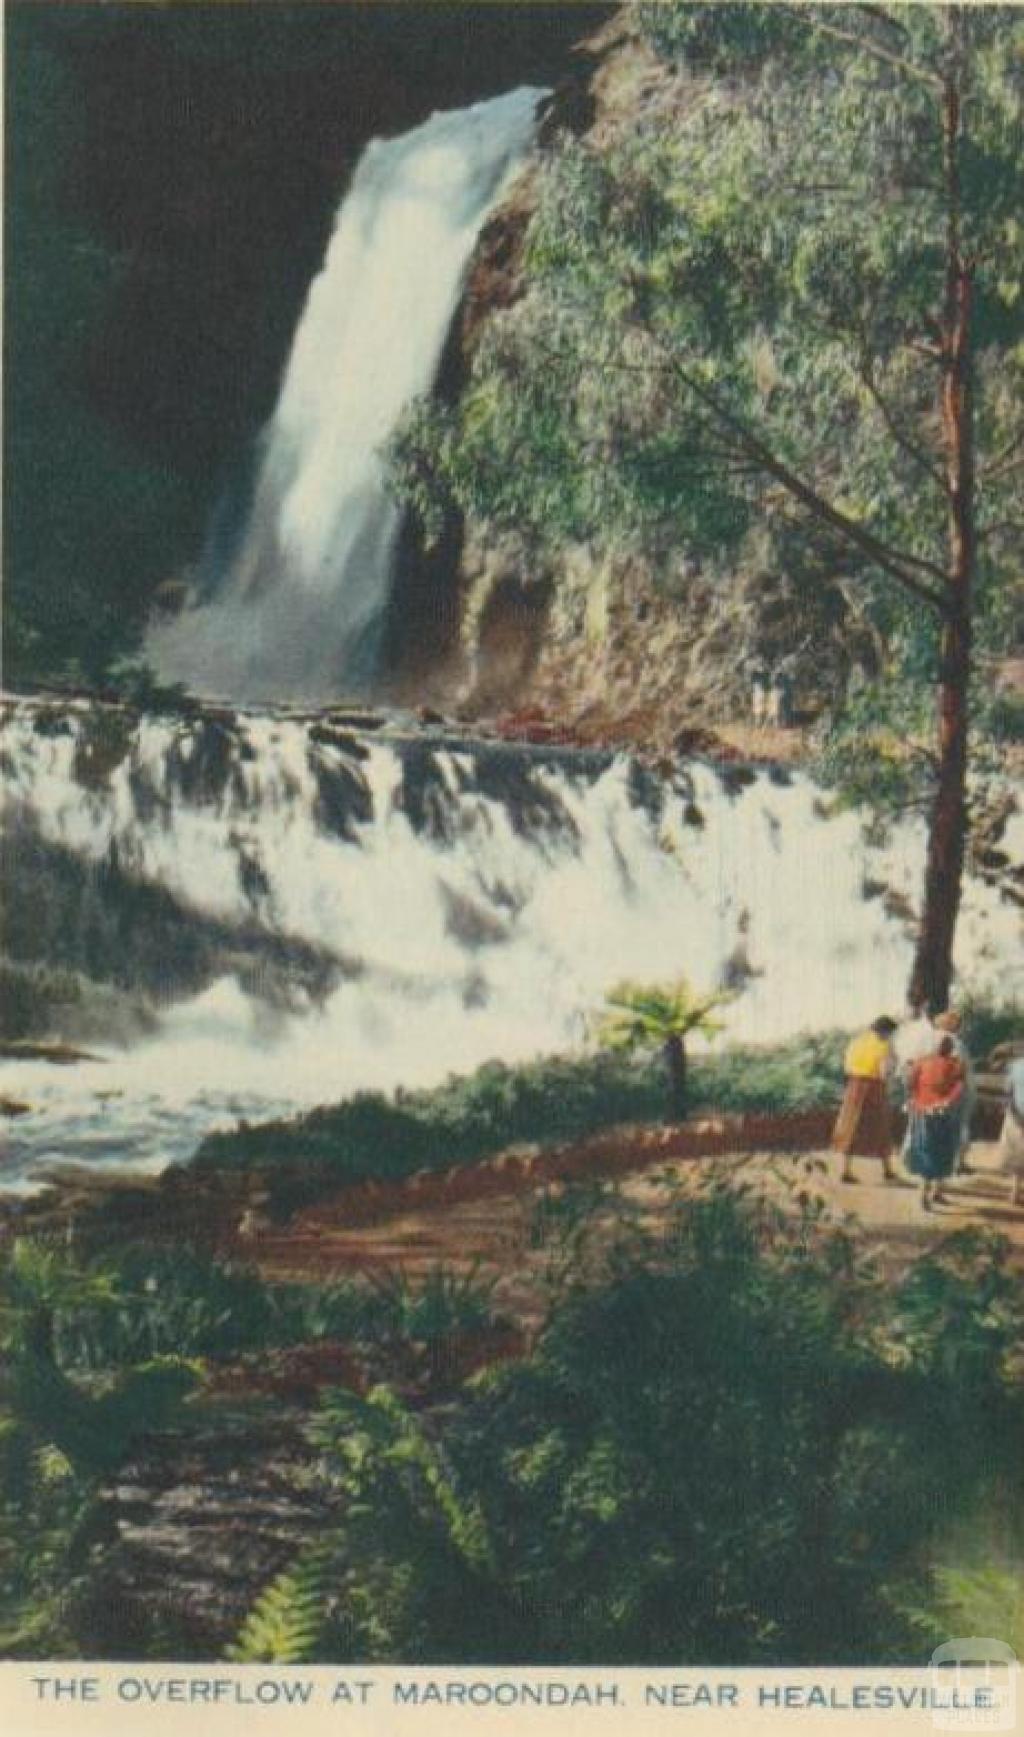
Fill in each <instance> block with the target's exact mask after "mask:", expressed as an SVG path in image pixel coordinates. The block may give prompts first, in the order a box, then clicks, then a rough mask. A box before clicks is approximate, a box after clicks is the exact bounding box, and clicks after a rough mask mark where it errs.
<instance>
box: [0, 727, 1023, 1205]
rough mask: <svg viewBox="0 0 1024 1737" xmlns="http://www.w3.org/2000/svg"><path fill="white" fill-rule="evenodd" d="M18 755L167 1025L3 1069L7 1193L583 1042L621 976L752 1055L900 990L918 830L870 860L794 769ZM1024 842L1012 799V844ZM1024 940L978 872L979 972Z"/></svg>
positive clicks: (98, 964) (13, 829) (42, 751)
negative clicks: (679, 1003)
mask: <svg viewBox="0 0 1024 1737" xmlns="http://www.w3.org/2000/svg"><path fill="white" fill-rule="evenodd" d="M101 749H102V753H101V752H100V750H101ZM5 751H6V756H7V774H8V775H7V802H8V820H9V823H10V835H11V838H12V840H13V841H14V842H15V843H16V844H17V846H18V849H19V850H20V851H21V853H22V854H21V857H19V858H18V860H19V861H24V862H27V863H28V864H29V865H30V866H29V871H27V872H31V873H32V874H33V875H35V876H36V878H37V882H38V894H39V898H40V900H41V901H44V902H45V901H46V900H49V899H51V898H55V897H57V896H58V892H56V891H54V890H53V889H54V888H57V889H58V890H59V897H60V898H61V899H62V900H63V901H64V903H63V905H62V906H61V917H60V922H61V925H62V927H61V933H62V935H64V936H65V937H66V951H67V960H68V962H69V963H72V964H75V963H77V964H79V965H81V963H82V961H81V959H80V958H79V956H78V954H76V952H75V948H76V947H78V948H79V949H81V948H83V947H86V946H87V943H88V938H89V935H90V933H92V932H93V931H96V932H98V933H100V934H101V935H103V936H105V935H106V934H107V933H108V932H110V933H114V934H116V936H117V941H116V948H115V952H116V956H111V949H110V948H109V947H106V946H105V944H104V945H98V944H94V945H93V949H92V952H91V953H89V954H88V957H87V959H86V965H87V968H88V970H89V972H90V974H91V975H93V976H94V977H96V976H98V977H100V978H102V979H103V980H104V981H107V980H113V981H116V982H118V983H120V984H122V985H123V984H126V983H127V984H128V985H132V984H134V985H135V986H136V987H137V988H138V990H139V992H140V994H142V995H144V996H145V997H146V999H147V1000H148V1002H149V1003H151V1004H152V1005H153V1006H155V1008H156V1014H157V1020H156V1024H155V1028H154V1029H153V1030H152V1031H151V1032H150V1033H149V1034H148V1035H146V1036H144V1037H143V1039H142V1040H141V1041H140V1042H137V1043H135V1044H134V1045H133V1046H132V1047H131V1048H130V1049H120V1050H119V1049H115V1048H113V1047H112V1046H110V1045H109V1044H107V1045H105V1044H103V1043H100V1045H99V1050H100V1053H101V1056H102V1059H101V1060H98V1061H96V1062H88V1063H81V1064H79V1065H78V1066H75V1067H73V1068H66V1069H58V1068H54V1067H48V1066H46V1065H45V1064H42V1063H39V1062H27V1061H18V1062H8V1063H6V1064H0V1090H2V1091H3V1093H4V1095H6V1096H9V1097H11V1098H18V1099H23V1100H24V1101H25V1102H26V1103H28V1104H30V1105H31V1106H32V1110H31V1113H30V1114H28V1115H25V1116H23V1117H21V1118H19V1119H18V1120H17V1121H15V1122H13V1123H12V1124H11V1125H10V1127H9V1131H8V1136H7V1153H6V1158H5V1161H4V1172H5V1174H4V1182H5V1184H12V1183H13V1184H15V1185H17V1184H18V1181H19V1179H21V1181H22V1183H27V1182H29V1181H30V1179H31V1178H33V1177H37V1176H38V1174H39V1172H40V1169H41V1167H42V1166H44V1165H46V1164H48V1163H51V1162H53V1161H54V1160H69V1159H72V1160H77V1161H82V1162H87V1163H90V1164H95V1163H117V1164H121V1163H124V1162H126V1161H128V1160H130V1161H131V1162H132V1164H133V1165H143V1166H150V1167H153V1168H158V1167H160V1166H162V1165H163V1164H165V1163H167V1162H168V1161H169V1160H172V1159H179V1158H183V1157H186V1156H187V1155H188V1154H189V1153H190V1152H191V1151H192V1150H193V1149H194V1147H195V1145H196V1143H197V1141H198V1140H199V1138H201V1136H202V1135H203V1134H204V1133H205V1132H207V1131H208V1130H209V1129H210V1128H211V1127H213V1126H222V1125H230V1124H231V1123H232V1122H233V1121H235V1120H237V1119H239V1118H241V1117H245V1118H248V1119H256V1118H258V1117H265V1116H269V1115H276V1114H281V1113H285V1112H287V1111H290V1110H296V1109H300V1108H303V1107H306V1106H310V1105H313V1104H316V1103H322V1102H325V1101H331V1100H335V1099H338V1098H340V1097H343V1096H345V1095H346V1094H348V1093H350V1092H352V1091H355V1090H359V1089H363V1088H370V1087H374V1088H383V1089H389V1088H391V1087H394V1086H397V1085H404V1086H416V1085H427V1084H431V1083H434V1082H436V1081H438V1080H441V1079H443V1078H444V1077H445V1076H446V1075H447V1074H448V1073H450V1072H465V1071H468V1070H470V1069H472V1068H473V1067H475V1066H476V1065H478V1064H479V1063H481V1062H483V1061H485V1060H488V1059H490V1058H492V1057H501V1058H503V1059H505V1060H507V1061H515V1060H521V1059H523V1058H526V1057H530V1056H535V1055H539V1054H543V1053H550V1052H553V1051H556V1050H564V1049H571V1048H575V1047H577V1046H579V1045H580V1044H582V1043H583V1042H584V1040H585V1037H586V1029H587V1020H588V1016H589V1015H590V1014H591V1013H592V1012H593V1011H594V1010H596V1009H598V1008H599V1007H600V1005H601V1002H602V999H603V996H604V994H605V992H606V991H607V989H608V988H609V987H610V985H611V984H613V983H614V982H615V981H616V980H617V979H619V978H622V977H625V976H628V977H632V978H636V979H640V980H644V979H647V980H664V979H665V978H667V977H670V976H674V975H678V974H680V973H684V974H685V975H686V976H687V977H688V978H689V979H690V980H691V981H692V982H693V983H694V984H695V985H697V986H699V987H705V986H709V987H710V986H714V985H716V984H720V983H722V982H724V981H733V982H738V983H740V984H741V985H742V993H741V994H740V996H739V998H738V999H737V1001H736V1002H735V1003H734V1004H733V1005H732V1006H731V1007H730V1008H729V1009H728V1010H727V1019H728V1034H727V1035H728V1039H733V1040H749V1041H753V1042H772V1041H776V1040H778V1039H780V1038H782V1037H785V1036H787V1035H790V1034H792V1033H794V1032H796V1031H798V1030H801V1029H817V1030H822V1029H826V1028H830V1027H850V1026H852V1025H853V1024H855V1023H857V1022H858V1021H860V1020H863V1019H867V1018H870V1017H873V1016H874V1015H875V1014H877V1013H879V1012H881V1011H883V1010H885V1009H889V1010H894V1011H898V1009H899V1007H900V1005H901V1002H902V998H903V992H904V988H905V984H906V979H907V974H908V970H909V964H910V959H911V953H912V933H911V929H912V916H913V912H914V910H915V909H916V903H917V900H918V898H919V892H920V878H921V870H922V864H923V843H924V840H923V831H922V829H921V827H920V826H919V825H918V824H916V823H914V824H907V825H904V826H901V827H899V828H897V829H895V830H894V831H893V833H892V834H891V836H890V837H889V839H888V840H887V841H886V842H885V844H884V845H883V844H875V845H872V844H871V843H869V842H868V841H867V840H866V838H865V834H864V829H863V825H862V823H861V821H860V819H859V818H858V817H857V816H856V815H855V814H852V813H846V814H842V815H838V816H836V817H834V818H826V817H825V814H824V810H823V805H822V798H821V793H820V792H819V790H818V789H817V788H816V787H815V785H814V784H813V782H812V781H811V780H810V779H809V778H807V777H805V776H803V775H799V774H798V775H793V776H791V777H786V778H785V779H784V780H782V781H780V780H779V778H778V777H777V776H776V777H773V776H772V775H770V774H769V773H768V772H758V773H757V774H755V775H751V776H750V777H749V778H746V779H740V778H737V777H736V776H735V775H734V774H731V773H728V772H727V771H723V770H720V769H715V768H714V767H712V766H710V765H707V764H703V763H692V764H690V765H687V766H681V767H680V768H679V770H678V772H677V774H676V775H675V776H674V777H671V778H668V779H664V780H660V779H654V778H653V777H652V776H651V775H649V774H647V773H645V772H642V771H641V770H640V769H638V768H637V766H636V765H635V764H633V763H632V762H630V761H629V760H628V759H627V758H625V757H622V756H619V757H612V756H609V755H589V756H571V755H562V756H559V755H557V754H553V753H544V752H539V751H533V752H531V751H529V750H524V749H518V748H513V747H507V746H503V745H498V744H483V743H480V744H469V743H453V742H447V743H446V742H443V741H428V740H425V739H405V740H402V739H397V738H386V737H385V738H381V737H369V738H364V739H357V738H356V737H355V736H353V735H352V734H351V733H350V732H348V731H346V730H344V729H336V728H332V727H325V726H324V725H323V724H316V723H312V722H300V721H287V720H283V719H280V718H277V719H275V718H273V717H266V716H263V717H260V716H250V717H245V716H238V717H228V716H226V715H225V716H223V717H221V718H212V717H209V716H207V717H204V718H197V719H193V720H176V719H148V720H143V721H141V722H139V723H138V724H137V725H136V724H134V723H132V722H131V721H127V722H125V721H122V722H120V723H117V724H116V727H115V725H114V724H113V723H112V720H111V718H110V716H109V715H108V716H106V717H102V716H99V715H98V714H94V713H90V712H88V711H81V712H79V713H77V714H69V715H67V716H65V717H64V718H63V719H62V720H61V722H60V728H59V730H57V731H55V730H54V728H53V726H52V724H47V725H46V726H45V727H40V718H39V716H38V715H37V714H34V713H33V711H32V709H31V708H29V707H21V708H16V709H15V710H14V713H13V715H12V717H11V719H10V720H9V723H8V728H7V731H6V740H5ZM1014 829H1015V830H1014ZM1022 832H1024V818H1022V816H1021V814H1020V812H1019V810H1018V813H1017V815H1016V816H1015V818H1014V820H1013V821H1012V822H1011V832H1010V833H1008V834H1007V837H1006V839H1005V840H1004V844H1005V848H1006V849H1007V850H1008V851H1011V852H1012V851H1014V850H1016V849H1018V848H1019V847H1020V846H1021V845H1022V844H1024V839H1022V838H1021V836H1020V834H1021V833H1022ZM1011 834H1012V836H1011ZM1022 854H1024V852H1022ZM14 860H15V858H14V856H12V858H11V861H12V862H14ZM69 863H70V864H71V865H74V870H75V872H74V873H72V871H71V869H70V868H69V866H68V865H69ZM76 876H77V878H76ZM157 896H158V898H159V903H158V904H157V905H155V906H154V905H153V903H152V901H153V899H154V898H156V897H157ZM146 900H148V901H149V903H146V902H145V901H146ZM140 901H141V902H140ZM136 907H138V915H137V916H133V917H132V919H131V921H129V920H128V919H127V918H126V916H125V913H126V912H134V911H135V910H136ZM40 908H42V906H41V907H40ZM97 913H98V914H97ZM154 913H155V914H154ZM104 923H105V924H106V925H107V926H106V927H105V928H104V927H102V924H104ZM156 923H159V925H160V927H159V937H160V939H159V944H158V943H157V942H156V941H154V938H153V937H154V932H155V930H154V924H156ZM90 925H92V929H90ZM97 925H100V927H99V928H97ZM83 935H84V936H85V940H83V939H82V937H83ZM1020 939H1021V933H1020V913H1019V911H1017V910H1015V909H1014V907H1013V906H1012V905H1009V904H1007V903H1005V902H1003V901H1002V900H1001V899H1000V896H999V893H998V891H997V890H996V888H994V887H991V886H988V885H984V884H981V883H978V882H971V883H969V884H968V886H967V888H966V892H965V900H964V909H963V917H962V920H961V924H960V928H959V935H958V965H959V969H960V972H961V976H962V979H963V981H965V982H968V983H970V984H971V985H972V986H976V987H978V988H984V987H986V986H988V987H993V988H995V989H996V990H998V992H999V993H1000V994H1013V993H1016V994H1018V995H1020V994H1024V969H1022V963H1021V962H1022V959H1024V952H1022V949H1021V947H1020ZM154 949H155V954H154ZM161 949H162V951H161ZM88 1047H89V1048H92V1049H95V1048H96V1047H97V1046H96V1044H94V1043H89V1045H88Z"/></svg>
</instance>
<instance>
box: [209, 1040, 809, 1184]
mask: <svg viewBox="0 0 1024 1737" xmlns="http://www.w3.org/2000/svg"><path fill="white" fill-rule="evenodd" d="M842 1049H843V1038H842V1037H841V1035H839V1034H837V1033H826V1034H824V1035H822V1036H815V1037H803V1038H797V1039H795V1040H794V1041H793V1042H791V1043H787V1044H781V1045H778V1046H777V1047H774V1048H771V1049H731V1050H727V1051H723V1052H722V1053H721V1054H719V1055H713V1056H704V1057H700V1058H698V1059H695V1060H694V1061H693V1063H692V1066H691V1075H690V1109H691V1112H692V1113H694V1114H697V1113H700V1112H702V1111H709V1110H714V1111H718V1112H725V1113H729V1112H733V1113H743V1112H747V1111H775V1112H785V1111H787V1110H806V1109H810V1108H813V1107H814V1106H816V1105H819V1104H827V1103H831V1102H833V1101H834V1099H835V1097H836V1094H837V1092H838V1090H839V1086H840V1083H841V1058H842ZM668 1117H669V1105H668V1095H667V1091H666V1085H665V1077H664V1073H663V1070H662V1067H661V1065H660V1062H659V1061H658V1060H657V1059H654V1060H652V1059H650V1058H645V1057H636V1058H630V1057H626V1056H617V1055H608V1054H600V1055H584V1056H572V1057H570V1056H555V1057H551V1058H548V1059H545V1060H542V1061H536V1062H529V1063H526V1064H524V1065H523V1066H521V1067H506V1066H505V1065H504V1064H503V1063H501V1062H488V1063H486V1064H485V1066H483V1067H481V1068H478V1069H477V1071H476V1072H475V1073H474V1074H470V1075H468V1076H467V1077H465V1078H456V1077H453V1078H451V1079H449V1080H448V1081H446V1083H445V1084H444V1085H441V1086H438V1087H436V1088H434V1089H433V1090H430V1091H416V1092H408V1091H398V1092H396V1093H395V1094H394V1096H393V1097H386V1096H384V1095H383V1094H382V1093H376V1092H361V1093H359V1094H357V1095H356V1096H355V1097H353V1098H349V1099H346V1100H345V1102H344V1103H341V1104H336V1105H330V1106H327V1107H324V1108H321V1109H316V1110H312V1111H310V1112H309V1113H308V1114H307V1115H304V1116H297V1117H294V1118H291V1119H289V1120H286V1121H277V1122H265V1123H261V1124H260V1125H259V1126H257V1127H240V1128H238V1129H235V1130H232V1131H231V1132H226V1133H217V1134H211V1135H210V1136H209V1137H208V1138H207V1139H206V1140H204V1141H203V1143H202V1145H201V1146H200V1148H199V1150H198V1152H197V1154H196V1158H195V1163H196V1165H197V1166H198V1168H199V1169H200V1170H225V1169H246V1168H266V1169H268V1170H270V1169H273V1171H274V1172H275V1173H279V1172H280V1171H282V1170H283V1169H286V1168H289V1167H292V1166H300V1167H301V1168H302V1170H303V1172H304V1173H305V1175H306V1176H307V1178H310V1177H311V1174H312V1173H314V1172H317V1173H321V1174H323V1175H324V1176H325V1178H329V1179H330V1180H331V1181H332V1182H334V1183H337V1184H339V1185H343V1184H345V1183H349V1182H361V1181H364V1180H367V1179H369V1178H380V1179H397V1178H400V1177H403V1176H408V1175H411V1174H412V1173H413V1172H415V1171H417V1170H434V1169H444V1168H447V1167H450V1166H453V1165H459V1164H472V1163H476V1162H478V1161H479V1160H480V1159H482V1158H486V1157H490V1156H491V1155H493V1154H494V1153H496V1152H499V1151H501V1150H502V1149H503V1148H505V1147H508V1146H510V1145H516V1144H520V1143H529V1144H538V1145H547V1144H556V1143H559V1142H562V1141H570V1140H576V1139H582V1138H584V1137H585V1136H587V1135H589V1134H593V1133H596V1132H598V1131H599V1130H601V1129H603V1128H608V1127H614V1126H615V1125H616V1124H617V1123H626V1122H638V1123H656V1122H661V1121H664V1120H667V1119H668Z"/></svg>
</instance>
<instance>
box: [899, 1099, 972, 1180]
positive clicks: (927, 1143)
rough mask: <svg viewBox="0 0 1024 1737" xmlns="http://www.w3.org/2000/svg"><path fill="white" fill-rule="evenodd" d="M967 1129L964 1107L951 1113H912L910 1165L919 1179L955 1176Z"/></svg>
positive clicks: (956, 1105) (940, 1178)
mask: <svg viewBox="0 0 1024 1737" xmlns="http://www.w3.org/2000/svg"><path fill="white" fill-rule="evenodd" d="M962 1126H963V1118H962V1111H961V1106H960V1105H959V1104H953V1105H951V1106H950V1108H949V1109H948V1110H912V1111H911V1112H910V1149H909V1152H908V1154H907V1164H908V1167H909V1169H910V1170H911V1171H912V1172H913V1174H914V1175H915V1176H921V1177H923V1178H924V1180H925V1181H926V1182H941V1181H942V1179H943V1177H945V1176H951V1175H952V1173H953V1169H954V1167H955V1165H956V1160H957V1154H958V1152H959V1150H960V1132H961V1128H962Z"/></svg>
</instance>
